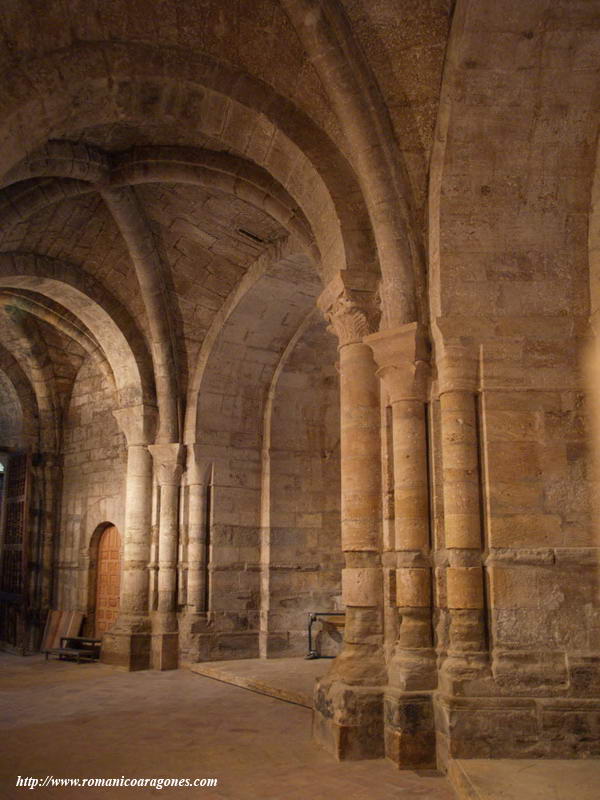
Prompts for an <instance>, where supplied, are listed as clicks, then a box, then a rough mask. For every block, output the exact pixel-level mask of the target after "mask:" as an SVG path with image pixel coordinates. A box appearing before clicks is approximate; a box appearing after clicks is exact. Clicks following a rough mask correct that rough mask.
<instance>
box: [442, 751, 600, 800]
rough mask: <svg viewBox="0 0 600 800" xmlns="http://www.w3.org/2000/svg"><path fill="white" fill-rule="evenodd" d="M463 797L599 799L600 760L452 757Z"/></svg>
mask: <svg viewBox="0 0 600 800" xmlns="http://www.w3.org/2000/svg"><path fill="white" fill-rule="evenodd" d="M448 778H449V779H450V782H451V784H452V786H453V787H454V789H455V791H456V793H457V795H458V797H459V798H460V800H598V798H599V797H600V760H598V759H593V758H590V759H568V760H567V759H545V758H539V759H516V758H515V759H511V758H498V759H483V758H481V759H479V758H474V759H451V760H450V762H449V764H448Z"/></svg>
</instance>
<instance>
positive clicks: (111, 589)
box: [95, 525, 121, 637]
mask: <svg viewBox="0 0 600 800" xmlns="http://www.w3.org/2000/svg"><path fill="white" fill-rule="evenodd" d="M120 586H121V537H120V536H119V531H118V530H117V529H116V528H115V526H114V525H109V526H108V527H106V528H105V529H104V530H103V531H102V535H101V536H100V541H99V542H98V572H97V579H96V617H95V619H96V630H95V635H96V636H97V637H100V636H102V634H103V633H106V631H107V630H109V628H111V627H112V626H113V625H114V623H115V621H116V619H117V615H118V613H119V589H120Z"/></svg>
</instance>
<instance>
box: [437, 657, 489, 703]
mask: <svg viewBox="0 0 600 800" xmlns="http://www.w3.org/2000/svg"><path fill="white" fill-rule="evenodd" d="M438 688H439V690H440V691H441V692H442V693H443V694H446V695H453V696H455V697H469V696H471V697H489V696H493V695H494V694H496V693H497V688H496V687H495V685H494V681H493V678H492V673H491V668H490V660H489V653H488V652H487V651H486V652H474V653H449V654H448V656H447V657H446V659H445V661H444V663H443V664H442V668H441V670H440V674H439V680H438Z"/></svg>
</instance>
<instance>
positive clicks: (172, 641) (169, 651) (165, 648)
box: [152, 632, 179, 671]
mask: <svg viewBox="0 0 600 800" xmlns="http://www.w3.org/2000/svg"><path fill="white" fill-rule="evenodd" d="M178 667H179V634H178V633H177V632H175V633H154V634H152V669H158V670H163V671H164V670H168V669H177V668H178Z"/></svg>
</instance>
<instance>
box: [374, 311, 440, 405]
mask: <svg viewBox="0 0 600 800" xmlns="http://www.w3.org/2000/svg"><path fill="white" fill-rule="evenodd" d="M364 342H365V344H368V345H369V347H370V348H371V350H372V351H373V358H374V359H375V363H376V364H377V367H378V369H377V375H378V377H379V378H381V380H382V381H383V385H384V386H385V388H386V389H387V391H388V393H389V395H390V399H391V401H392V403H395V402H397V401H399V400H422V401H425V399H426V394H427V378H428V376H429V342H428V339H427V335H426V333H425V331H424V330H423V327H422V326H421V325H419V323H417V322H409V323H408V324H407V325H401V326H400V327H398V328H392V329H390V330H385V331H380V332H379V333H373V334H371V335H370V336H366V337H365V339H364Z"/></svg>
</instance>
